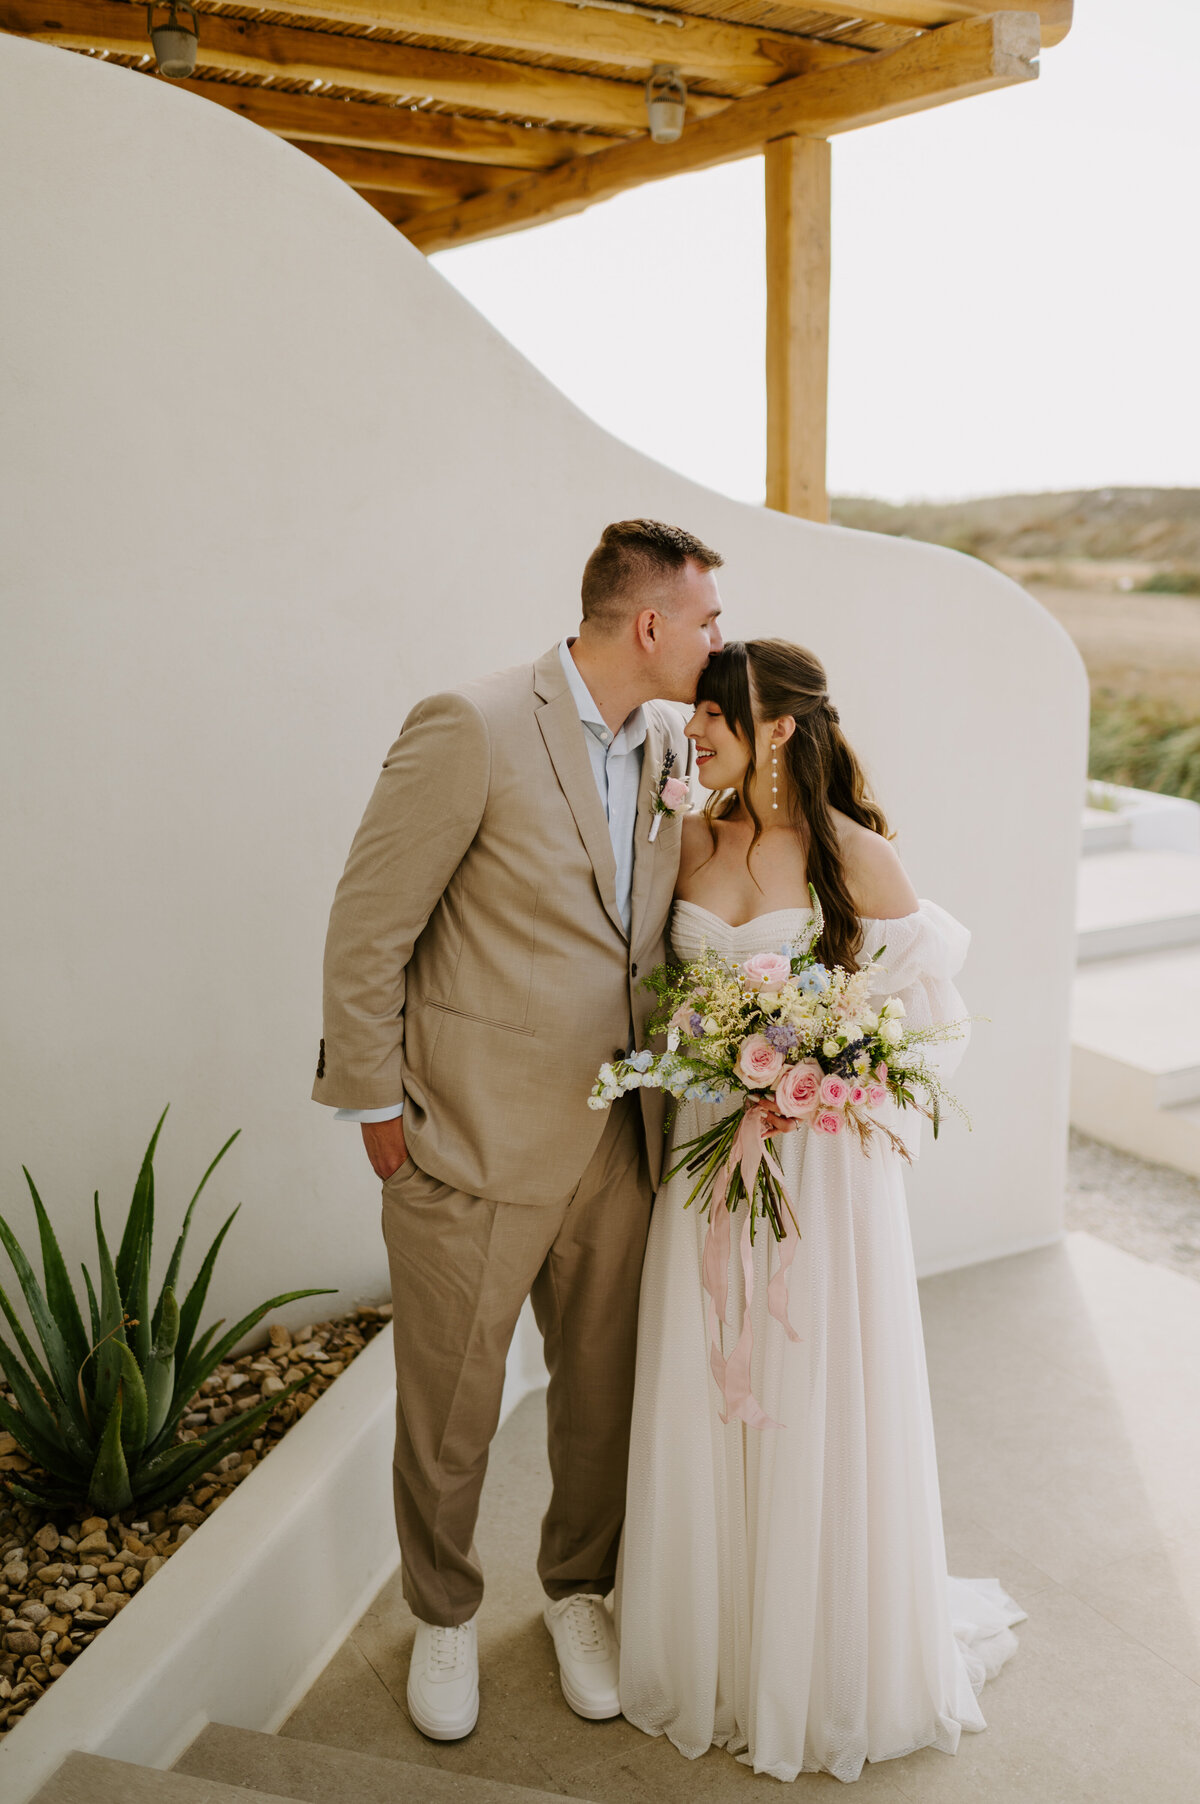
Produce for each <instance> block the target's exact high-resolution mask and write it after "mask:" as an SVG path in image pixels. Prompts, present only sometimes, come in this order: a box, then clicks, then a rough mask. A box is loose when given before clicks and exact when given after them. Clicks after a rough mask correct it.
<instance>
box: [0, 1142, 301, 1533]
mask: <svg viewBox="0 0 1200 1804" xmlns="http://www.w3.org/2000/svg"><path fill="white" fill-rule="evenodd" d="M166 1116H167V1111H166V1109H164V1110H163V1112H162V1114H161V1115H160V1117H159V1119H158V1125H157V1126H156V1127H155V1129H154V1133H153V1134H152V1135H151V1138H150V1144H149V1146H148V1147H147V1149H146V1156H145V1158H144V1159H143V1160H142V1165H141V1170H140V1171H139V1173H138V1178H137V1183H136V1184H135V1185H134V1190H133V1200H132V1202H131V1204H130V1206H129V1213H128V1216H127V1218H126V1221H125V1229H124V1232H123V1234H122V1236H121V1244H120V1246H119V1247H118V1249H117V1256H116V1258H115V1260H114V1259H113V1257H112V1256H111V1254H110V1252H109V1248H108V1242H107V1241H106V1239H105V1236H104V1225H103V1222H102V1221H101V1218H100V1197H99V1194H98V1193H97V1196H96V1200H95V1214H96V1249H97V1274H98V1278H99V1284H98V1286H97V1285H96V1284H94V1283H93V1281H92V1276H91V1273H90V1272H89V1271H88V1269H87V1267H86V1266H84V1268H83V1279H84V1285H85V1288H86V1294H87V1321H86V1323H85V1320H84V1316H83V1312H82V1311H81V1309H80V1306H79V1300H78V1298H77V1296H76V1294H75V1290H74V1288H73V1286H72V1284H71V1280H70V1278H69V1276H68V1274H67V1268H66V1263H65V1261H64V1259H63V1256H62V1253H61V1251H60V1250H59V1245H58V1241H57V1239H56V1237H55V1233H54V1229H53V1227H52V1226H51V1224H50V1218H49V1216H48V1215H47V1213H46V1209H45V1206H44V1205H43V1203H42V1199H41V1197H40V1196H39V1195H38V1193H37V1187H36V1185H35V1184H34V1181H33V1179H32V1178H31V1177H30V1175H29V1172H28V1171H27V1170H26V1171H25V1178H26V1182H27V1183H28V1185H29V1190H30V1194H31V1195H32V1197H33V1207H34V1210H35V1213H36V1215H37V1225H38V1234H39V1238H40V1241H41V1254H42V1278H43V1282H42V1283H40V1284H39V1282H38V1279H37V1276H36V1274H35V1272H34V1270H33V1267H32V1265H31V1264H30V1262H29V1260H28V1259H27V1258H26V1256H25V1254H24V1252H23V1251H22V1249H21V1246H20V1243H19V1242H18V1240H17V1237H16V1235H15V1234H14V1233H13V1231H12V1229H11V1228H10V1227H9V1225H8V1223H7V1222H6V1221H5V1220H4V1218H3V1216H0V1241H3V1244H4V1247H5V1250H6V1252H7V1253H8V1256H9V1259H10V1260H11V1261H12V1265H13V1269H14V1270H15V1272H16V1274H17V1279H18V1282H19V1283H20V1286H21V1289H22V1291H23V1292H24V1296H25V1302H26V1305H27V1307H28V1310H29V1315H30V1318H31V1319H32V1322H33V1327H34V1331H35V1333H36V1335H37V1338H38V1340H39V1341H40V1343H41V1352H40V1354H39V1353H38V1352H37V1351H36V1350H35V1348H34V1346H33V1344H32V1342H31V1341H30V1339H29V1336H28V1335H27V1334H26V1333H25V1330H24V1328H23V1327H22V1325H21V1321H20V1319H19V1317H18V1316H17V1313H16V1311H15V1309H14V1308H13V1305H12V1302H11V1301H10V1299H9V1297H8V1295H7V1294H6V1292H5V1291H4V1289H3V1287H2V1286H0V1310H3V1313H4V1316H5V1318H6V1319H7V1322H8V1325H9V1328H10V1330H11V1332H12V1338H13V1341H14V1343H15V1349H14V1347H10V1346H9V1344H8V1342H7V1341H6V1340H5V1339H4V1337H3V1336H2V1335H0V1368H2V1369H3V1372H4V1376H5V1378H6V1379H7V1380H8V1385H9V1389H10V1391H11V1393H12V1401H11V1402H9V1401H7V1400H6V1399H5V1398H3V1397H0V1427H3V1428H6V1429H7V1430H8V1432H9V1433H10V1434H11V1435H12V1436H13V1437H14V1439H15V1440H16V1441H17V1443H18V1445H19V1446H20V1448H21V1451H22V1452H23V1453H24V1454H25V1456H26V1457H27V1458H28V1459H30V1460H32V1461H33V1462H34V1464H35V1465H37V1466H39V1467H40V1468H41V1469H42V1472H43V1473H44V1474H45V1477H44V1478H42V1477H36V1478H35V1477H31V1476H30V1475H29V1474H27V1473H22V1474H21V1475H20V1477H19V1478H18V1477H15V1476H13V1475H11V1474H10V1475H8V1477H7V1479H6V1482H7V1486H8V1489H9V1491H10V1492H11V1493H12V1494H13V1496H14V1497H16V1498H18V1499H19V1500H20V1501H21V1502H23V1503H27V1504H33V1505H35V1506H36V1507H38V1508H40V1509H46V1510H57V1509H67V1508H71V1507H74V1506H75V1505H77V1504H79V1503H82V1502H86V1503H87V1505H88V1506H89V1507H90V1508H91V1509H92V1510H93V1511H94V1512H95V1513H97V1514H98V1515H101V1516H111V1515H114V1514H115V1513H116V1511H118V1510H122V1509H125V1508H127V1507H128V1506H129V1505H130V1504H133V1503H136V1504H138V1505H139V1507H141V1508H143V1509H147V1510H151V1509H158V1508H160V1507H161V1506H162V1505H164V1504H166V1503H170V1502H171V1501H173V1500H174V1499H175V1498H177V1497H178V1496H180V1495H181V1493H182V1492H183V1491H185V1490H186V1489H187V1487H188V1485H189V1484H191V1482H192V1480H193V1479H195V1478H198V1477H199V1476H200V1474H201V1473H202V1472H206V1471H208V1469H209V1468H210V1467H211V1466H212V1465H214V1464H215V1462H216V1461H217V1460H218V1459H220V1458H221V1457H222V1456H223V1455H224V1454H226V1453H231V1452H232V1451H233V1450H234V1449H235V1448H236V1447H240V1446H242V1445H243V1444H244V1443H245V1442H246V1441H248V1440H250V1439H251V1438H252V1436H253V1435H254V1434H255V1433H257V1431H258V1429H259V1428H260V1427H261V1426H262V1424H263V1422H264V1421H265V1420H266V1418H267V1416H269V1415H270V1413H271V1411H272V1410H273V1409H275V1408H276V1407H277V1406H278V1404H280V1403H281V1402H282V1401H283V1400H284V1398H285V1397H287V1396H289V1395H290V1394H291V1392H292V1391H294V1390H295V1389H296V1388H297V1386H296V1385H289V1386H288V1388H287V1390H285V1391H283V1392H281V1393H280V1394H279V1395H278V1396H276V1397H272V1398H270V1399H269V1400H268V1401H265V1402H263V1403H261V1404H259V1405H257V1406H256V1407H255V1408H254V1409H251V1410H247V1411H246V1412H245V1414H244V1415H241V1416H239V1417H237V1418H235V1419H234V1420H233V1421H230V1422H227V1423H222V1424H221V1425H220V1426H219V1427H217V1428H213V1429H211V1430H210V1431H209V1432H208V1433H206V1434H203V1435H201V1436H199V1437H198V1438H197V1439H195V1440H188V1441H178V1440H177V1439H176V1435H177V1431H178V1429H179V1424H180V1421H181V1420H182V1418H183V1415H184V1413H185V1411H186V1410H187V1406H188V1403H189V1402H190V1400H191V1399H192V1398H193V1397H194V1396H195V1394H196V1392H197V1391H198V1390H199V1389H200V1387H201V1385H202V1384H203V1383H204V1381H205V1379H206V1378H208V1377H209V1376H210V1374H211V1373H212V1372H213V1371H214V1370H215V1368H216V1367H217V1366H218V1365H219V1364H220V1363H221V1361H222V1360H223V1359H225V1358H227V1357H228V1355H229V1354H230V1353H231V1352H232V1350H233V1348H234V1347H235V1346H236V1345H237V1343H238V1342H239V1341H240V1340H241V1339H242V1337H243V1336H244V1335H246V1334H248V1333H249V1332H250V1330H251V1329H252V1328H254V1327H255V1326H256V1325H257V1324H258V1323H259V1322H261V1321H262V1319H263V1317H264V1316H265V1315H266V1314H268V1312H269V1311H270V1310H272V1309H278V1308H280V1307H281V1306H282V1305H283V1304H284V1303H290V1302H293V1301H295V1300H296V1299H297V1298H298V1297H316V1296H327V1295H329V1294H330V1293H329V1292H328V1291H324V1290H289V1291H287V1292H285V1293H284V1294H283V1295H282V1296H278V1297H269V1298H268V1299H267V1301H266V1302H265V1303H260V1304H259V1305H258V1307H257V1308H256V1309H252V1310H251V1311H250V1313H249V1315H246V1316H243V1317H242V1319H241V1321H239V1322H236V1323H235V1324H234V1325H233V1327H232V1328H229V1329H228V1330H227V1331H226V1332H225V1333H224V1334H222V1333H221V1332H220V1331H221V1329H222V1328H224V1326H225V1324H224V1320H223V1319H222V1320H220V1321H216V1322H213V1323H211V1324H210V1326H209V1327H207V1328H206V1329H205V1330H204V1332H203V1333H199V1332H198V1330H199V1326H200V1312H201V1310H202V1309H203V1307H204V1301H205V1297H206V1296H207V1294H208V1287H209V1284H210V1282H211V1279H212V1275H213V1268H214V1267H215V1265H216V1262H217V1255H218V1254H219V1253H220V1250H221V1246H222V1243H223V1241H224V1239H225V1236H226V1234H228V1232H229V1229H230V1228H231V1226H232V1225H233V1221H234V1218H235V1216H236V1215H237V1213H238V1211H237V1209H234V1211H233V1213H232V1214H231V1215H230V1216H229V1217H228V1218H227V1220H226V1221H225V1222H224V1223H223V1224H222V1226H221V1228H220V1230H219V1231H218V1233H217V1235H216V1237H215V1239H214V1240H213V1242H212V1245H211V1246H210V1247H209V1249H208V1252H207V1253H206V1254H205V1256H204V1259H203V1261H202V1263H201V1265H200V1269H199V1271H198V1272H197V1274H196V1276H195V1278H194V1279H193V1281H192V1283H191V1285H190V1287H189V1288H188V1290H187V1292H186V1294H185V1295H184V1298H183V1301H182V1303H181V1302H179V1301H178V1300H177V1289H178V1286H179V1274H180V1269H181V1267H182V1264H183V1254H184V1248H185V1245H186V1243H187V1237H188V1230H189V1229H190V1227H191V1224H192V1215H193V1212H194V1211H195V1208H196V1204H197V1202H198V1201H199V1199H200V1196H201V1193H202V1192H203V1190H204V1186H205V1185H206V1184H207V1182H208V1180H209V1178H210V1177H211V1176H212V1174H213V1172H214V1171H215V1170H216V1168H217V1166H218V1165H219V1164H220V1162H221V1160H222V1159H223V1158H224V1157H225V1154H226V1153H227V1152H228V1151H229V1148H230V1147H231V1146H232V1145H233V1143H234V1141H235V1140H236V1139H237V1134H236V1133H234V1134H231V1135H230V1137H229V1139H228V1140H227V1141H226V1142H225V1144H224V1146H223V1147H222V1148H221V1150H220V1152H219V1153H218V1154H217V1156H216V1158H215V1159H214V1160H213V1162H212V1164H211V1165H210V1166H209V1168H208V1170H207V1171H206V1172H205V1174H204V1176H203V1177H202V1178H201V1180H200V1183H199V1185H198V1186H197V1189H196V1193H195V1195H194V1196H193V1197H192V1200H191V1202H190V1203H189V1204H188V1208H187V1212H186V1214H185V1216H184V1219H183V1227H182V1230H181V1232H180V1234H179V1238H178V1240H177V1241H176V1242H175V1248H174V1251H173V1252H172V1254H171V1258H170V1262H169V1264H168V1266H167V1271H166V1275H165V1277H164V1279H163V1283H162V1287H161V1289H160V1290H159V1293H158V1297H157V1300H156V1301H155V1303H154V1306H153V1308H151V1304H150V1259H151V1252H152V1247H153V1239H154V1151H155V1148H156V1146H157V1145H158V1137H159V1134H160V1133H161V1132H162V1125H163V1122H164V1121H165V1120H166ZM239 1131H240V1130H239ZM23 1169H24V1168H23ZM239 1207H240V1205H239ZM301 1382H303V1381H301Z"/></svg>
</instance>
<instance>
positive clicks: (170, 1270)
mask: <svg viewBox="0 0 1200 1804" xmlns="http://www.w3.org/2000/svg"><path fill="white" fill-rule="evenodd" d="M241 1131H242V1130H241V1128H235V1129H234V1131H233V1133H232V1134H230V1136H229V1138H228V1140H227V1141H226V1142H225V1144H224V1146H223V1147H222V1148H221V1150H220V1152H219V1153H218V1154H217V1156H216V1158H215V1159H214V1160H213V1162H212V1164H211V1165H210V1166H209V1168H208V1170H207V1171H206V1172H205V1174H204V1176H203V1177H202V1178H201V1180H200V1182H199V1183H198V1184H197V1186H196V1193H195V1195H194V1196H193V1197H192V1200H191V1202H190V1203H189V1204H188V1206H187V1212H186V1214H185V1215H184V1218H183V1227H182V1228H181V1229H180V1230H179V1239H178V1240H177V1241H176V1242H175V1250H174V1252H173V1253H172V1254H171V1263H170V1265H169V1266H168V1267H167V1275H166V1277H165V1278H164V1279H163V1287H162V1290H161V1291H160V1292H159V1297H158V1302H157V1304H156V1305H155V1309H154V1338H155V1339H156V1340H157V1339H158V1330H159V1326H160V1324H161V1322H162V1311H163V1299H164V1297H165V1296H166V1294H167V1292H168V1291H169V1290H172V1291H174V1292H175V1294H176V1296H178V1294H179V1270H180V1267H181V1265H182V1264H183V1249H184V1247H185V1246H186V1244H187V1237H188V1230H189V1229H190V1227H191V1225H192V1214H193V1212H194V1210H195V1207H196V1204H197V1203H198V1202H199V1201H200V1196H201V1192H202V1191H203V1189H204V1186H205V1185H206V1184H207V1183H208V1180H209V1178H211V1177H212V1174H213V1172H214V1171H215V1170H216V1169H217V1166H218V1165H219V1164H220V1163H221V1160H222V1159H223V1158H224V1157H225V1154H226V1153H227V1152H228V1151H229V1149H230V1147H231V1146H232V1145H233V1143H234V1141H235V1140H236V1139H237V1137H238V1135H239V1134H240V1133H241ZM184 1351H185V1352H186V1348H185V1349H184Z"/></svg>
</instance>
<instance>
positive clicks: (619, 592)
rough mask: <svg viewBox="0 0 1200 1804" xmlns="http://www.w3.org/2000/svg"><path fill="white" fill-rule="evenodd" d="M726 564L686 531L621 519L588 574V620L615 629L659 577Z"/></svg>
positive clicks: (585, 603)
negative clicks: (689, 567)
mask: <svg viewBox="0 0 1200 1804" xmlns="http://www.w3.org/2000/svg"><path fill="white" fill-rule="evenodd" d="M724 562H725V559H724V558H723V557H722V556H721V554H720V552H719V551H713V550H712V549H711V548H710V547H709V546H708V545H705V544H703V543H702V541H701V540H699V539H698V538H696V536H695V535H694V534H693V533H690V532H685V531H684V530H683V528H682V526H665V525H664V524H663V522H662V521H661V520H616V521H614V522H613V524H612V525H611V526H606V527H605V528H604V531H603V532H602V533H601V535H600V543H599V544H598V545H597V547H596V549H595V551H593V553H592V555H591V557H590V558H589V559H588V561H587V563H586V564H585V565H584V569H583V591H582V593H583V618H584V619H585V620H589V621H591V622H592V623H593V625H595V626H599V627H612V626H616V625H617V624H618V623H619V622H620V620H621V619H622V617H623V616H624V615H627V614H632V613H633V611H634V606H633V604H635V603H640V605H645V604H644V603H642V602H641V599H640V594H639V591H643V590H644V589H645V588H646V587H647V585H649V584H652V583H653V582H654V581H655V579H656V578H660V577H663V576H668V577H669V576H672V575H675V574H677V573H678V572H679V571H681V570H682V569H683V568H684V567H685V565H687V564H689V563H693V564H698V565H699V566H700V568H701V570H717V569H719V568H720V567H721V565H722V564H723V563H724Z"/></svg>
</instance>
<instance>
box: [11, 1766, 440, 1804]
mask: <svg viewBox="0 0 1200 1804" xmlns="http://www.w3.org/2000/svg"><path fill="white" fill-rule="evenodd" d="M295 1795H296V1794H294V1793H293V1796H295ZM397 1795H399V1794H397ZM416 1795H417V1794H416V1793H415V1792H414V1793H413V1796H414V1797H416ZM30 1804H288V1800H287V1798H286V1797H281V1796H280V1795H279V1794H278V1793H274V1794H270V1793H265V1792H264V1791H262V1790H261V1788H260V1789H259V1790H257V1791H256V1792H255V1793H254V1794H253V1799H252V1798H251V1794H250V1793H249V1792H246V1791H243V1790H242V1788H241V1787H240V1786H237V1785H227V1784H225V1783H223V1782H222V1781H221V1780H218V1779H215V1778H191V1777H188V1776H185V1775H184V1774H183V1773H178V1772H174V1773H161V1772H158V1771H156V1770H155V1768H153V1767H149V1766H130V1765H129V1763H128V1762H127V1761H124V1760H106V1759H105V1758H104V1757H103V1756H102V1755H100V1754H68V1755H67V1758H66V1759H65V1760H64V1761H63V1763H62V1765H61V1766H60V1767H59V1769H58V1771H57V1772H56V1773H53V1774H52V1775H51V1777H50V1778H49V1779H47V1781H46V1783H45V1785H43V1786H42V1789H41V1790H40V1791H39V1792H37V1793H36V1794H35V1796H34V1797H33V1798H31V1799H30ZM346 1804H352V1800H351V1798H350V1797H349V1796H348V1795H347V1797H346Z"/></svg>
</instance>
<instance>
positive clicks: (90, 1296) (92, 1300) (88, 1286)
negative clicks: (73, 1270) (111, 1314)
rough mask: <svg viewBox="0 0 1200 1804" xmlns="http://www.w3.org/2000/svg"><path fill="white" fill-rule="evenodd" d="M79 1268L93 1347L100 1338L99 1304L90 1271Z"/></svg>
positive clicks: (84, 1266)
mask: <svg viewBox="0 0 1200 1804" xmlns="http://www.w3.org/2000/svg"><path fill="white" fill-rule="evenodd" d="M79 1269H80V1271H81V1272H82V1273H83V1283H84V1288H85V1290H86V1291H87V1300H88V1314H89V1315H90V1316H91V1318H92V1345H93V1347H94V1346H95V1344H96V1342H97V1341H98V1340H99V1339H100V1305H99V1303H97V1301H96V1292H95V1289H94V1287H93V1285H92V1274H91V1272H89V1270H88V1268H87V1266H86V1265H82V1266H80V1268H79ZM89 1388H90V1387H89Z"/></svg>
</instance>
